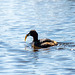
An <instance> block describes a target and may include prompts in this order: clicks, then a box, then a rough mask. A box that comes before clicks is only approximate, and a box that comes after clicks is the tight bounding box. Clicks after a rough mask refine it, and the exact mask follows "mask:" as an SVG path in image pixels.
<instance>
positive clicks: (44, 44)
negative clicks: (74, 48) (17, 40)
mask: <svg viewBox="0 0 75 75" xmlns="http://www.w3.org/2000/svg"><path fill="white" fill-rule="evenodd" d="M28 36H32V37H33V42H32V47H33V48H35V49H40V48H48V47H51V46H56V45H57V44H58V43H57V42H56V41H54V40H51V39H47V38H45V39H38V33H37V32H36V30H30V32H29V33H28V34H26V36H25V41H26V39H27V37H28Z"/></svg>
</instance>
